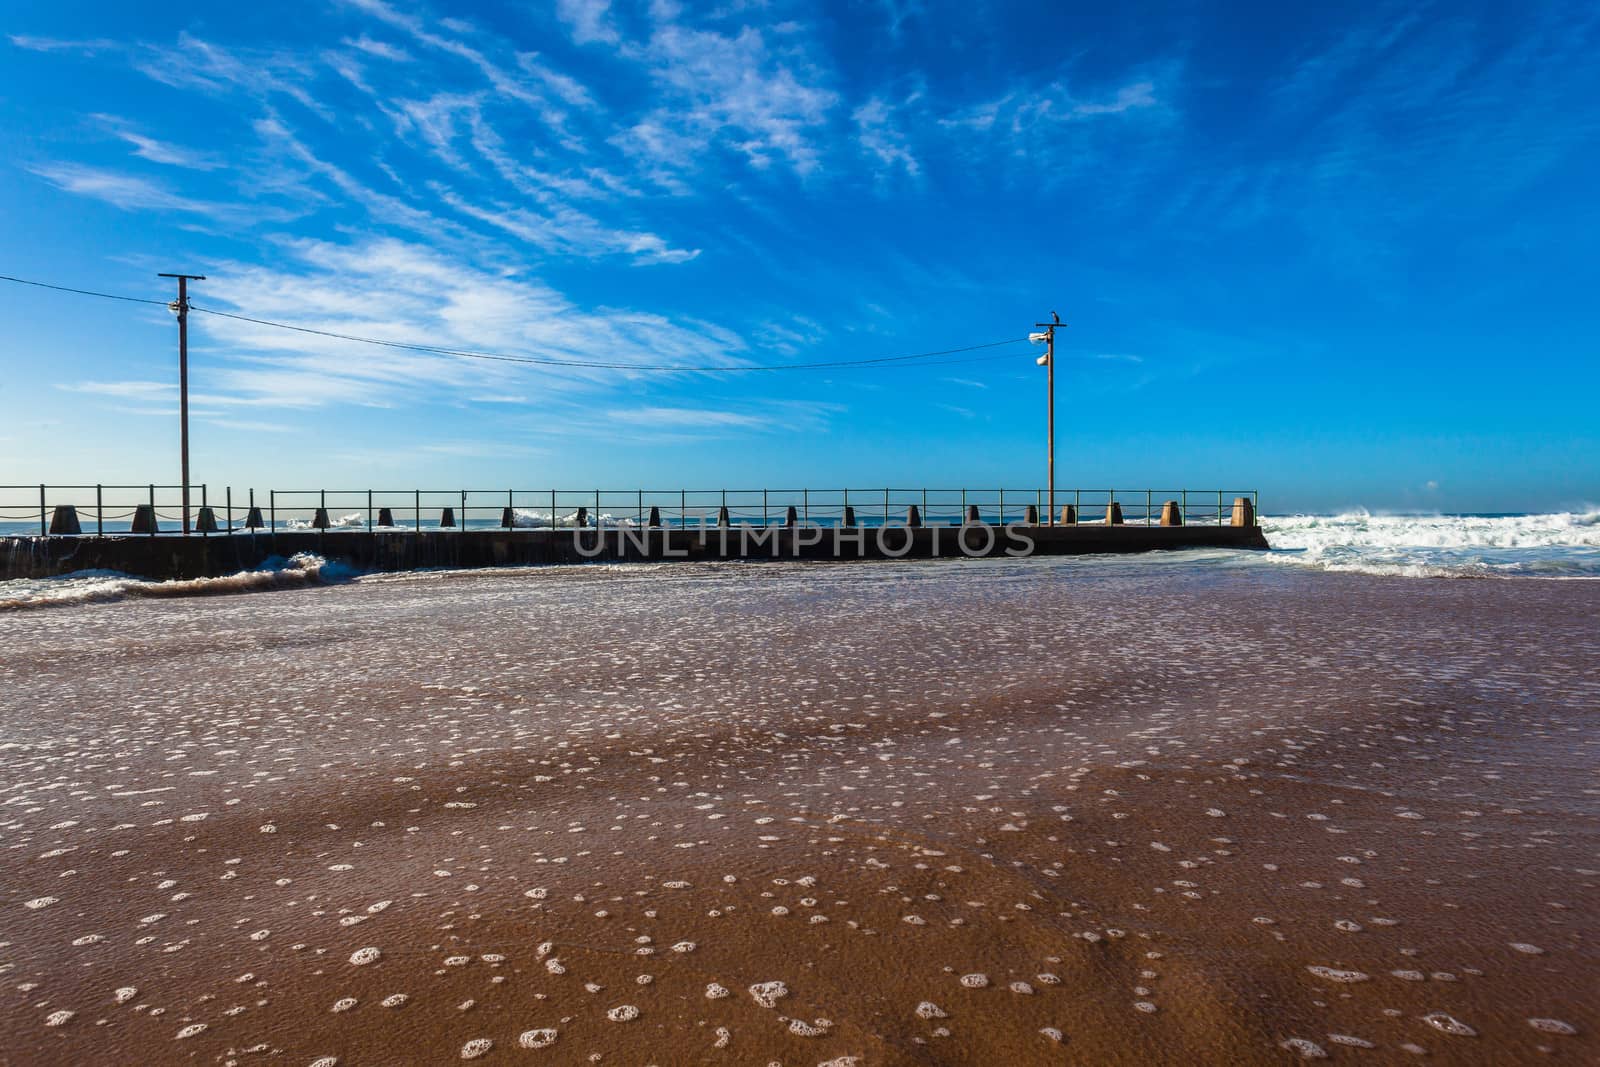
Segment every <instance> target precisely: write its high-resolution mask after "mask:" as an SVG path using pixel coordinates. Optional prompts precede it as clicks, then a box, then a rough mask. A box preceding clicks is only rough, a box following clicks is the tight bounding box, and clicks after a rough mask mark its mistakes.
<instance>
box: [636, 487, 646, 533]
mask: <svg viewBox="0 0 1600 1067" xmlns="http://www.w3.org/2000/svg"><path fill="white" fill-rule="evenodd" d="M634 521H635V522H637V523H638V524H639V525H640V526H643V525H644V490H643V489H641V490H639V514H638V515H637V516H636V517H635V519H634Z"/></svg>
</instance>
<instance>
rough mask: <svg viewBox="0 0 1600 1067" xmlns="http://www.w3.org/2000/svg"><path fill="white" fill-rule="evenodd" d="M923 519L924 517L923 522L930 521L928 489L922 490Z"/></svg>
mask: <svg viewBox="0 0 1600 1067" xmlns="http://www.w3.org/2000/svg"><path fill="white" fill-rule="evenodd" d="M921 519H922V521H923V522H927V521H928V491H927V490H926V489H924V490H923V491H922V513H921Z"/></svg>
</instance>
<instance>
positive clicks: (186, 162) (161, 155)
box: [90, 114, 223, 170]
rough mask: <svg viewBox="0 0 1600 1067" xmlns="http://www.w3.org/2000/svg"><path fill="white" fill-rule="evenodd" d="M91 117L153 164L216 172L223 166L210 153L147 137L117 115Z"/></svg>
mask: <svg viewBox="0 0 1600 1067" xmlns="http://www.w3.org/2000/svg"><path fill="white" fill-rule="evenodd" d="M90 117H91V118H94V119H98V120H99V121H100V122H102V123H104V124H105V125H106V127H107V128H108V129H109V130H110V131H111V132H112V134H114V135H115V136H117V137H119V138H121V139H122V140H124V141H126V142H128V143H129V144H131V145H133V147H134V155H136V156H140V157H142V158H144V159H148V160H149V161H150V162H152V163H165V164H167V165H169V166H173V167H184V168H186V169H188V170H216V169H217V168H219V167H221V166H222V165H223V164H222V160H220V159H218V158H217V157H216V156H214V155H211V154H210V153H208V152H201V151H198V150H196V149H192V148H184V147H183V146H182V145H176V144H172V143H170V142H167V141H159V140H157V139H156V138H154V137H146V136H145V135H143V134H141V133H139V132H137V131H135V130H134V129H133V128H132V127H131V126H130V125H129V123H128V121H127V120H126V119H122V118H118V117H117V116H115V115H105V114H96V115H92V116H90Z"/></svg>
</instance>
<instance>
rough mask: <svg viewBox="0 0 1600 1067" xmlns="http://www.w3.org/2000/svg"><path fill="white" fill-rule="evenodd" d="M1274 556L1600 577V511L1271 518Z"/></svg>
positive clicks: (1353, 565) (1428, 570)
mask: <svg viewBox="0 0 1600 1067" xmlns="http://www.w3.org/2000/svg"><path fill="white" fill-rule="evenodd" d="M1261 524H1262V530H1263V532H1264V533H1265V534H1266V535H1267V540H1268V542H1269V543H1270V544H1271V545H1272V548H1273V549H1274V551H1273V553H1272V558H1274V559H1276V560H1281V561H1284V562H1288V563H1295V564H1300V565H1303V566H1309V567H1316V568H1318V569H1321V570H1328V571H1353V572H1358V573H1364V574H1386V575H1398V576H1403V577H1411V578H1496V577H1525V578H1600V509H1594V508H1591V509H1587V510H1583V511H1562V512H1550V513H1545V514H1537V515H1374V514H1371V513H1369V512H1365V511H1356V512H1348V513H1345V514H1342V515H1289V516H1283V517H1278V518H1270V517H1265V516H1263V518H1262V520H1261Z"/></svg>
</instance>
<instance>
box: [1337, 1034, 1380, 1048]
mask: <svg viewBox="0 0 1600 1067" xmlns="http://www.w3.org/2000/svg"><path fill="white" fill-rule="evenodd" d="M1328 1040H1329V1041H1330V1042H1332V1043H1333V1044H1335V1045H1349V1046H1350V1047H1351V1048H1377V1047H1378V1046H1377V1045H1374V1044H1373V1043H1372V1042H1371V1041H1368V1040H1367V1039H1366V1038H1362V1037H1352V1036H1350V1035H1349V1034H1329V1035H1328Z"/></svg>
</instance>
